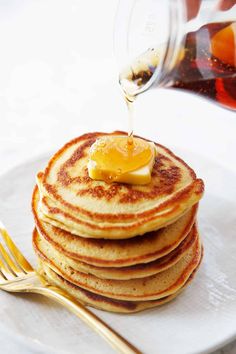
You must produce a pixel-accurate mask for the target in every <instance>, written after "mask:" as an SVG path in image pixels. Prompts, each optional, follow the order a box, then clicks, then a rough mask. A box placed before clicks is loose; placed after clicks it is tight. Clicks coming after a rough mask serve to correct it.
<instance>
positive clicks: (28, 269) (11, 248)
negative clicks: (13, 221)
mask: <svg viewBox="0 0 236 354" xmlns="http://www.w3.org/2000/svg"><path fill="white" fill-rule="evenodd" d="M0 232H1V234H2V237H3V239H4V241H5V243H6V245H7V247H8V249H9V251H10V252H11V254H12V255H13V257H14V258H15V259H16V260H17V262H18V264H19V265H20V266H21V268H22V269H23V270H24V271H25V272H33V271H34V269H33V267H32V266H31V265H30V263H29V262H28V261H27V260H26V259H25V257H24V256H23V254H22V253H21V252H20V250H19V249H18V247H16V245H15V244H14V242H13V241H12V239H11V237H10V235H9V234H8V232H7V230H6V228H5V227H4V225H3V224H2V222H1V221H0Z"/></svg>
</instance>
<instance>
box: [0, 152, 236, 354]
mask: <svg viewBox="0 0 236 354" xmlns="http://www.w3.org/2000/svg"><path fill="white" fill-rule="evenodd" d="M178 153H180V154H181V155H182V156H184V158H185V159H187V161H189V162H191V163H193V164H194V168H195V169H196V170H197V172H198V175H199V176H201V177H202V178H203V179H204V180H205V182H206V193H205V196H204V198H203V200H202V202H201V207H200V213H199V214H200V215H199V226H200V231H201V235H202V239H203V242H204V246H205V255H204V259H203V263H202V265H201V267H200V270H199V272H198V273H197V275H196V277H195V279H194V281H193V282H192V284H191V285H190V286H189V287H188V288H187V290H185V291H184V292H183V293H182V295H180V296H179V297H178V298H177V299H176V300H175V301H173V302H171V303H169V304H167V305H164V306H162V307H160V308H157V309H154V310H148V311H144V312H142V313H138V314H134V315H119V314H112V313H105V312H102V311H98V310H93V311H94V312H95V313H97V314H98V315H99V316H100V317H102V318H103V319H104V320H105V321H106V322H107V323H109V324H110V325H111V326H112V327H113V328H115V329H116V330H117V331H118V332H120V333H121V334H122V335H124V336H125V337H126V338H127V339H128V340H130V341H131V342H132V343H134V344H135V345H136V346H137V347H138V348H139V349H140V350H142V351H143V352H145V353H150V354H151V353H153V354H154V353H157V352H158V353H165V354H173V353H174V354H184V353H188V354H189V353H203V352H209V351H212V350H214V349H216V348H218V347H220V346H222V345H224V344H225V343H227V342H228V341H231V340H232V339H233V338H235V337H236V276H235V270H236V242H235V235H236V215H235V210H236V187H235V186H236V183H235V182H236V174H235V173H234V172H233V171H230V170H228V169H226V168H225V167H222V166H220V165H217V164H215V163H213V162H211V161H210V160H205V159H204V158H203V157H202V156H197V155H194V154H193V153H191V155H190V154H188V153H187V151H184V150H183V151H178ZM47 160H48V156H44V157H41V158H38V159H35V160H34V161H31V162H27V163H24V164H22V165H21V166H19V167H16V168H14V169H12V170H11V171H9V172H8V173H6V174H5V175H3V176H1V177H0V219H1V220H3V221H4V223H5V224H6V226H7V227H8V229H9V231H10V233H11V235H12V236H13V237H14V240H15V241H16V243H17V244H18V245H19V247H20V248H21V250H22V251H23V252H24V253H25V255H26V256H27V257H28V258H29V260H30V261H31V262H32V263H33V264H35V260H34V254H33V251H32V246H31V231H32V227H33V219H32V215H31V211H30V199H31V192H32V188H33V185H34V176H35V173H36V172H37V171H38V170H39V169H41V168H42V167H43V166H45V164H46V161H47ZM0 302H1V306H0V318H1V322H0V330H4V331H5V332H7V333H8V334H10V335H14V337H18V338H19V339H20V340H21V341H23V342H25V343H27V345H28V346H30V347H31V348H32V349H33V348H35V349H37V350H41V351H42V352H45V353H51V352H56V353H70V354H72V353H78V352H80V353H90V354H91V353H103V354H105V353H112V350H111V349H110V348H109V347H108V346H107V345H106V344H105V342H104V341H103V340H102V339H100V338H99V337H98V336H97V335H96V334H95V333H93V332H92V331H91V330H90V329H88V328H87V327H86V325H84V324H83V323H82V322H81V321H80V320H79V319H77V318H76V317H75V316H74V315H72V314H70V313H69V312H67V311H66V310H65V309H63V308H62V307H60V306H59V305H57V304H54V303H53V302H52V301H50V300H47V299H45V298H42V297H40V296H36V295H9V294H7V293H4V292H1V293H0Z"/></svg>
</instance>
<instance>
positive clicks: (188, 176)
mask: <svg viewBox="0 0 236 354" xmlns="http://www.w3.org/2000/svg"><path fill="white" fill-rule="evenodd" d="M112 134H114V135H122V134H125V133H122V132H114V133H112ZM104 135H108V134H106V133H91V134H85V135H83V136H81V137H79V138H77V139H74V140H72V141H71V142H69V143H68V144H66V145H65V146H64V147H63V148H62V149H60V150H59V151H58V152H57V153H56V154H55V155H54V156H53V157H52V158H51V160H50V161H49V162H48V165H47V167H46V168H45V170H44V172H39V173H38V176H37V186H36V187H35V189H34V193H33V198H32V209H33V214H34V218H35V225H36V227H35V230H34V232H33V246H34V250H35V252H36V255H37V256H38V259H39V272H40V273H41V274H43V275H44V277H46V279H47V280H48V282H49V283H50V284H53V285H57V286H59V287H61V288H63V289H64V290H66V291H67V292H68V293H70V294H71V295H72V296H74V297H75V298H76V299H77V300H79V301H82V302H84V303H86V304H89V305H91V306H94V307H97V308H100V309H103V310H107V311H114V312H136V311H140V310H143V309H146V308H150V307H154V306H158V305H160V304H163V303H165V302H167V301H169V300H171V299H173V298H174V297H175V296H176V295H177V294H179V293H180V292H181V291H182V289H183V288H184V287H185V286H186V285H187V284H188V283H189V282H190V280H191V279H192V277H193V274H194V273H195V271H196V269H197V268H198V266H199V264H200V261H201V257H202V246H201V242H200V238H199V235H198V230H197V226H196V213H197V208H198V201H199V200H200V198H201V197H202V194H203V190H204V184H203V182H202V180H201V179H197V178H196V175H195V173H194V171H193V170H192V169H191V168H190V167H189V166H188V165H187V164H186V163H185V162H183V161H182V160H181V159H180V158H178V157H176V156H175V155H174V154H173V153H172V152H171V151H169V150H168V149H166V148H165V147H163V146H161V145H159V144H156V146H157V156H156V159H155V163H154V167H153V171H152V181H151V183H150V184H148V185H128V184H123V183H111V184H107V183H105V182H103V181H95V180H92V179H90V177H89V176H88V169H87V163H88V156H89V148H90V146H91V145H92V144H93V143H94V142H95V141H96V139H98V138H99V137H102V136H104ZM109 135H111V134H109Z"/></svg>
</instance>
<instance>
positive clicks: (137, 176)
mask: <svg viewBox="0 0 236 354" xmlns="http://www.w3.org/2000/svg"><path fill="white" fill-rule="evenodd" d="M149 144H150V146H151V148H152V152H153V153H152V158H151V160H150V161H149V163H148V164H146V165H144V166H142V167H140V168H138V169H136V170H134V171H130V172H127V173H124V174H120V175H116V176H113V178H112V176H111V178H110V182H122V183H128V184H142V185H144V184H148V183H150V182H151V174H152V169H153V165H154V162H155V157H156V146H155V145H154V143H149ZM87 167H88V173H89V177H90V178H92V179H94V180H104V181H108V182H109V176H110V171H105V170H101V169H99V167H98V166H97V164H96V162H95V161H93V160H91V159H90V160H89V162H88V165H87Z"/></svg>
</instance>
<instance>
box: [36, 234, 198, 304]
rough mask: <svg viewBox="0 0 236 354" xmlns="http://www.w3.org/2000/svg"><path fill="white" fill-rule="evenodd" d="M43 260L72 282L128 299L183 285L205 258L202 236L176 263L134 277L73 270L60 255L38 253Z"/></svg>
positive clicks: (163, 294)
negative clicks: (159, 270) (202, 251)
mask: <svg viewBox="0 0 236 354" xmlns="http://www.w3.org/2000/svg"><path fill="white" fill-rule="evenodd" d="M38 256H39V258H40V259H41V261H43V263H44V264H45V263H46V265H48V266H49V267H50V268H51V269H53V270H54V271H55V272H56V273H57V274H59V275H60V276H61V277H63V278H64V279H65V280H68V281H69V282H70V283H73V284H75V285H78V286H79V287H81V288H83V289H85V290H89V291H91V292H93V293H95V294H99V295H103V296H106V297H109V298H114V299H118V300H128V301H147V300H157V299H160V298H163V297H166V296H169V295H172V294H174V293H175V292H177V291H178V290H179V289H181V288H182V287H183V286H184V284H185V283H186V281H187V280H188V278H189V277H190V275H191V273H192V272H193V271H194V269H195V268H196V267H197V266H198V264H199V262H200V259H201V244H200V238H199V237H198V238H197V239H196V241H195V242H194V243H193V245H192V246H191V247H190V249H189V250H188V251H187V252H186V254H185V255H184V256H183V257H182V258H181V259H180V260H179V261H178V262H177V263H176V264H175V265H173V266H172V267H170V268H169V269H167V270H164V271H163V272H160V273H157V274H155V275H152V276H149V277H145V278H140V279H131V280H113V279H100V278H98V277H96V276H94V275H91V274H85V273H82V272H79V271H76V270H71V269H70V268H68V267H67V266H66V265H64V264H63V263H62V262H61V261H60V260H58V259H53V260H52V259H51V258H47V257H46V255H45V254H43V256H42V254H41V253H38Z"/></svg>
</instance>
